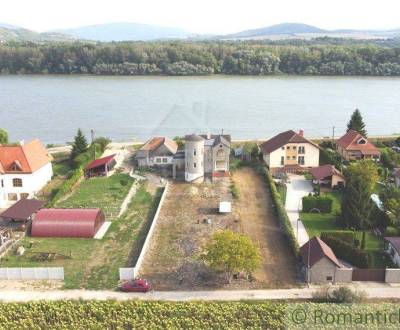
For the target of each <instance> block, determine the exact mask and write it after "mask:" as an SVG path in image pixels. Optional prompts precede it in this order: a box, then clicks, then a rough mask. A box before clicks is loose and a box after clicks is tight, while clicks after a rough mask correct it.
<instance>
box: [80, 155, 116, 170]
mask: <svg viewBox="0 0 400 330" xmlns="http://www.w3.org/2000/svg"><path fill="white" fill-rule="evenodd" d="M115 156H116V154H112V155H110V156H107V157H103V158H99V159H95V160H94V161H92V162H91V163H90V164H89V165H88V166H86V168H85V169H86V170H90V169H92V168H96V167H99V166H104V165H106V164H108V163H109V162H111V161H112V160H113V159H114V158H115Z"/></svg>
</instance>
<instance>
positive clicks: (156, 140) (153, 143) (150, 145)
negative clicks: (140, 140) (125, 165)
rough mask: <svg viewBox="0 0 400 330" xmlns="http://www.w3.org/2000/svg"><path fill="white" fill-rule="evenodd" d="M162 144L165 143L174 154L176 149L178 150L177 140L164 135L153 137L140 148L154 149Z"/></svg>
mask: <svg viewBox="0 0 400 330" xmlns="http://www.w3.org/2000/svg"><path fill="white" fill-rule="evenodd" d="M162 144H164V145H165V146H166V147H167V148H168V149H169V150H170V151H171V152H172V153H173V154H175V153H176V151H177V150H178V144H177V143H176V142H175V141H173V140H171V139H170V138H167V137H162V136H156V137H153V138H151V139H150V140H149V141H147V142H146V143H145V145H144V146H143V147H141V148H140V150H145V151H154V150H156V149H157V148H158V147H159V146H161V145H162Z"/></svg>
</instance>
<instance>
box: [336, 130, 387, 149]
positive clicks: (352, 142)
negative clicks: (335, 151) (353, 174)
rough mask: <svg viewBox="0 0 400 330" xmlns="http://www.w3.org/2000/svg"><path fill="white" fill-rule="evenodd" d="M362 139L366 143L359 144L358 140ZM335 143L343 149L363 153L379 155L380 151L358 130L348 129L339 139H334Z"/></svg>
mask: <svg viewBox="0 0 400 330" xmlns="http://www.w3.org/2000/svg"><path fill="white" fill-rule="evenodd" d="M360 139H364V140H365V141H366V143H363V144H360V143H358V141H360ZM336 145H338V146H340V147H342V148H343V149H345V150H355V151H360V152H361V153H362V154H364V155H380V154H381V153H380V151H379V149H378V148H377V147H375V146H374V145H373V144H372V143H371V142H369V141H368V140H367V139H366V138H365V137H363V136H362V135H361V134H360V133H359V132H357V131H354V130H352V129H351V130H349V131H348V132H347V133H346V134H345V135H343V136H342V137H341V138H340V139H339V140H337V141H336Z"/></svg>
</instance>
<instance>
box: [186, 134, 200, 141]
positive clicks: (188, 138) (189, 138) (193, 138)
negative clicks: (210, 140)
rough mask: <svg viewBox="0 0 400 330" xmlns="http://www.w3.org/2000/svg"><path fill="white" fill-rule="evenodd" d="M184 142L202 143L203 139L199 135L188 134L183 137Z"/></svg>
mask: <svg viewBox="0 0 400 330" xmlns="http://www.w3.org/2000/svg"><path fill="white" fill-rule="evenodd" d="M185 141H191V142H200V141H204V138H203V137H202V136H200V135H196V134H190V135H186V136H185Z"/></svg>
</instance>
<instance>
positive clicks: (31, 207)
mask: <svg viewBox="0 0 400 330" xmlns="http://www.w3.org/2000/svg"><path fill="white" fill-rule="evenodd" d="M43 205H44V202H43V201H39V200H37V199H20V200H19V201H18V202H16V203H15V204H14V205H12V206H11V207H9V208H8V209H7V210H5V211H4V212H3V213H1V214H0V218H2V219H4V220H12V221H22V222H26V221H29V220H31V219H32V216H33V215H34V214H35V213H36V212H37V211H39V210H40V209H41V208H42V207H43Z"/></svg>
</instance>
